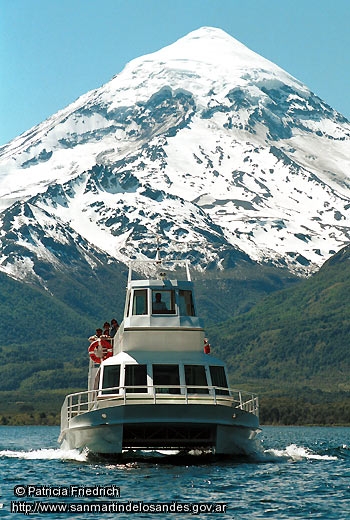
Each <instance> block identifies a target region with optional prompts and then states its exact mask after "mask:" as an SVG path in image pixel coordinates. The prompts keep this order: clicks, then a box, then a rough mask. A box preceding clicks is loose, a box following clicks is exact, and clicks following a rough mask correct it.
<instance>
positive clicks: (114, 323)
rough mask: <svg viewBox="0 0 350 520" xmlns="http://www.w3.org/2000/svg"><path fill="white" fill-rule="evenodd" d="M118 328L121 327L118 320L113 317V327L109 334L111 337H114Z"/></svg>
mask: <svg viewBox="0 0 350 520" xmlns="http://www.w3.org/2000/svg"><path fill="white" fill-rule="evenodd" d="M118 329H119V323H118V322H117V320H115V319H114V318H113V320H111V328H110V330H109V335H110V337H111V338H114V336H115V335H116V333H117V330H118Z"/></svg>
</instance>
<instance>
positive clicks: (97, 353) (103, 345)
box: [88, 339, 113, 363]
mask: <svg viewBox="0 0 350 520" xmlns="http://www.w3.org/2000/svg"><path fill="white" fill-rule="evenodd" d="M88 352H89V356H90V358H91V359H92V361H93V362H94V363H101V362H102V361H104V360H105V359H107V358H109V357H111V355H112V354H113V349H112V345H111V344H110V342H109V341H107V340H105V339H97V340H96V341H94V342H93V343H91V345H90V347H89V348H88Z"/></svg>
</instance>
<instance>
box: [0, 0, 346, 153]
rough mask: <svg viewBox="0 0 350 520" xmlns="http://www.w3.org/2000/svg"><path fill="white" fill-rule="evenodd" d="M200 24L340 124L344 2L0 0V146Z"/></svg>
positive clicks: (343, 110)
mask: <svg viewBox="0 0 350 520" xmlns="http://www.w3.org/2000/svg"><path fill="white" fill-rule="evenodd" d="M202 26H213V27H220V28H221V29H223V30H225V31H226V32H228V33H229V34H230V35H231V36H233V37H234V38H236V39H237V40H239V41H240V42H242V43H243V44H245V45H246V46H247V47H249V48H250V49H252V50H253V51H255V52H257V53H258V54H260V55H262V56H264V57H265V58H267V59H269V60H270V61H273V62H274V63H276V64H277V65H279V66H280V67H282V68H283V69H285V70H286V71H287V72H289V73H290V74H292V75H293V76H295V77H296V78H297V79H299V80H300V81H302V82H303V83H305V84H306V85H307V86H308V87H309V88H310V89H311V90H312V91H313V92H315V93H316V94H317V95H319V96H320V97H321V98H322V99H323V100H324V101H326V102H327V103H328V104H329V105H331V106H332V107H333V108H335V109H336V110H338V111H339V112H341V113H342V114H343V115H345V116H346V117H347V118H348V119H350V95H349V93H350V52H349V49H350V30H349V27H350V0H333V1H330V0H0V64H1V65H0V144H4V143H6V142H8V141H10V140H11V139H12V138H14V137H16V136H17V135H19V134H21V133H22V132H24V131H25V130H28V129H29V128H31V127H32V126H34V125H36V124H37V123H40V122H41V121H43V120H44V119H46V118H47V117H49V116H50V115H52V114H54V113H55V112H57V111H58V110H60V109H62V108H64V107H65V106H67V105H68V104H69V103H71V102H73V101H74V100H75V99H77V98H78V97H79V96H80V95H81V94H84V93H85V92H87V91H88V90H91V89H93V88H97V87H100V86H101V85H102V84H103V83H106V82H107V81H109V80H110V79H111V78H112V76H114V75H115V74H117V73H118V72H120V71H121V70H122V69H123V67H124V66H125V64H126V63H128V62H129V61H130V60H131V59H133V58H136V57H138V56H142V55H143V54H147V53H150V52H153V51H156V50H158V49H160V48H162V47H164V46H165V45H168V44H170V43H173V42H174V41H175V40H177V39H178V38H180V37H182V36H185V35H186V34H188V33H189V32H190V31H192V30H195V29H198V28H199V27H202Z"/></svg>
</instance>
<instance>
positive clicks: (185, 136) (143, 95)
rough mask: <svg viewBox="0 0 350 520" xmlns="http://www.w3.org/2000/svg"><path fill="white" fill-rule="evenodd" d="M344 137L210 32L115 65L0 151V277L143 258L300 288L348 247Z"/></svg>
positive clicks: (338, 118) (298, 87)
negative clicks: (263, 275)
mask: <svg viewBox="0 0 350 520" xmlns="http://www.w3.org/2000/svg"><path fill="white" fill-rule="evenodd" d="M349 172H350V124H349V122H348V121H347V120H346V119H345V118H344V117H343V116H342V115H341V114H339V113H337V112H336V111H334V110H333V109H332V108H331V107H329V106H328V105H327V104H326V103H325V102H323V101H322V100H321V99H320V98H319V97H317V95H315V94H314V93H312V92H310V90H309V89H308V88H307V87H306V86H305V85H303V84H302V83H301V82H299V81H298V80H296V79H295V78H293V77H292V76H290V75H289V74H288V73H287V72H285V71H283V70H282V69H280V68H279V67H277V66H276V65H274V64H273V63H271V62H269V61H268V60H266V59H264V58H262V57H261V56H259V55H257V54H256V53H254V52H252V51H250V50H249V49H247V48H246V47H245V46H244V45H242V44H241V43H239V42H238V41H236V40H235V39H234V38H232V37H231V36H229V35H228V34H226V33H224V32H223V31H221V30H220V29H215V28H201V29H199V30H197V31H194V32H192V33H190V34H189V35H187V36H185V37H184V38H182V39H180V40H179V41H177V42H175V43H174V44H172V45H170V46H168V47H165V48H164V49H161V50H160V51H158V52H156V53H154V54H150V55H147V56H143V57H140V58H138V59H135V60H133V61H132V62H130V63H129V64H128V65H127V66H126V67H125V69H124V70H123V71H122V72H121V73H120V74H117V75H116V76H115V77H114V78H113V79H112V80H111V81H110V82H108V83H107V84H105V85H103V86H102V87H101V88H99V89H96V90H94V91H91V92H88V93H87V94H85V95H84V96H82V97H80V98H79V99H78V100H76V101H75V102H74V103H72V104H71V105H69V106H68V107H67V108H65V109H64V110H62V111H60V112H58V113H57V114H54V115H53V116H52V117H51V118H49V119H48V120H46V121H44V122H43V123H41V124H40V125H38V126H36V127H34V128H32V129H30V130H28V132H26V133H24V134H23V135H21V136H19V137H18V138H16V139H14V140H13V141H11V142H10V143H9V144H8V145H5V146H3V147H1V148H0V208H1V214H0V237H1V241H0V270H1V271H3V272H4V273H6V274H8V275H10V276H12V277H14V278H16V279H19V280H24V281H30V282H34V283H36V284H39V285H42V286H44V287H46V288H48V286H49V280H50V279H52V277H54V276H56V275H57V274H62V273H66V272H69V271H72V270H73V271H74V270H75V271H76V272H79V271H80V270H81V269H83V270H86V272H87V273H88V271H89V270H94V269H96V266H98V265H108V264H110V263H113V262H114V261H115V260H117V261H120V262H123V263H124V262H127V261H128V259H129V258H134V257H135V256H149V255H150V246H153V244H154V237H155V235H156V234H158V235H159V236H160V241H161V246H162V247H164V248H165V249H166V251H167V252H168V253H169V254H172V253H176V254H177V255H180V256H186V257H189V258H190V259H191V260H192V262H193V264H194V265H195V266H197V268H198V269H199V270H201V271H203V270H205V269H217V270H224V269H230V268H237V267H238V266H241V265H247V266H251V265H256V263H259V264H261V265H267V266H271V265H272V266H276V267H278V268H283V269H287V270H289V271H290V272H292V273H294V274H297V275H308V274H310V273H311V272H313V271H315V270H317V269H318V268H319V266H320V265H321V264H322V263H323V262H324V261H325V260H326V259H327V258H329V256H331V255H332V254H333V253H334V252H336V251H338V250H339V249H340V248H341V247H342V246H343V245H344V244H346V243H347V242H348V241H349V218H350V211H349V209H350V180H349V175H350V174H349Z"/></svg>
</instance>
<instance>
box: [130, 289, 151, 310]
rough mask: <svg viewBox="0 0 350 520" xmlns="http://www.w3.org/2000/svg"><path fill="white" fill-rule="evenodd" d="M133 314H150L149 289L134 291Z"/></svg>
mask: <svg viewBox="0 0 350 520" xmlns="http://www.w3.org/2000/svg"><path fill="white" fill-rule="evenodd" d="M132 313H133V314H148V305H147V289H137V290H135V291H134V300H133V304H132Z"/></svg>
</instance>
